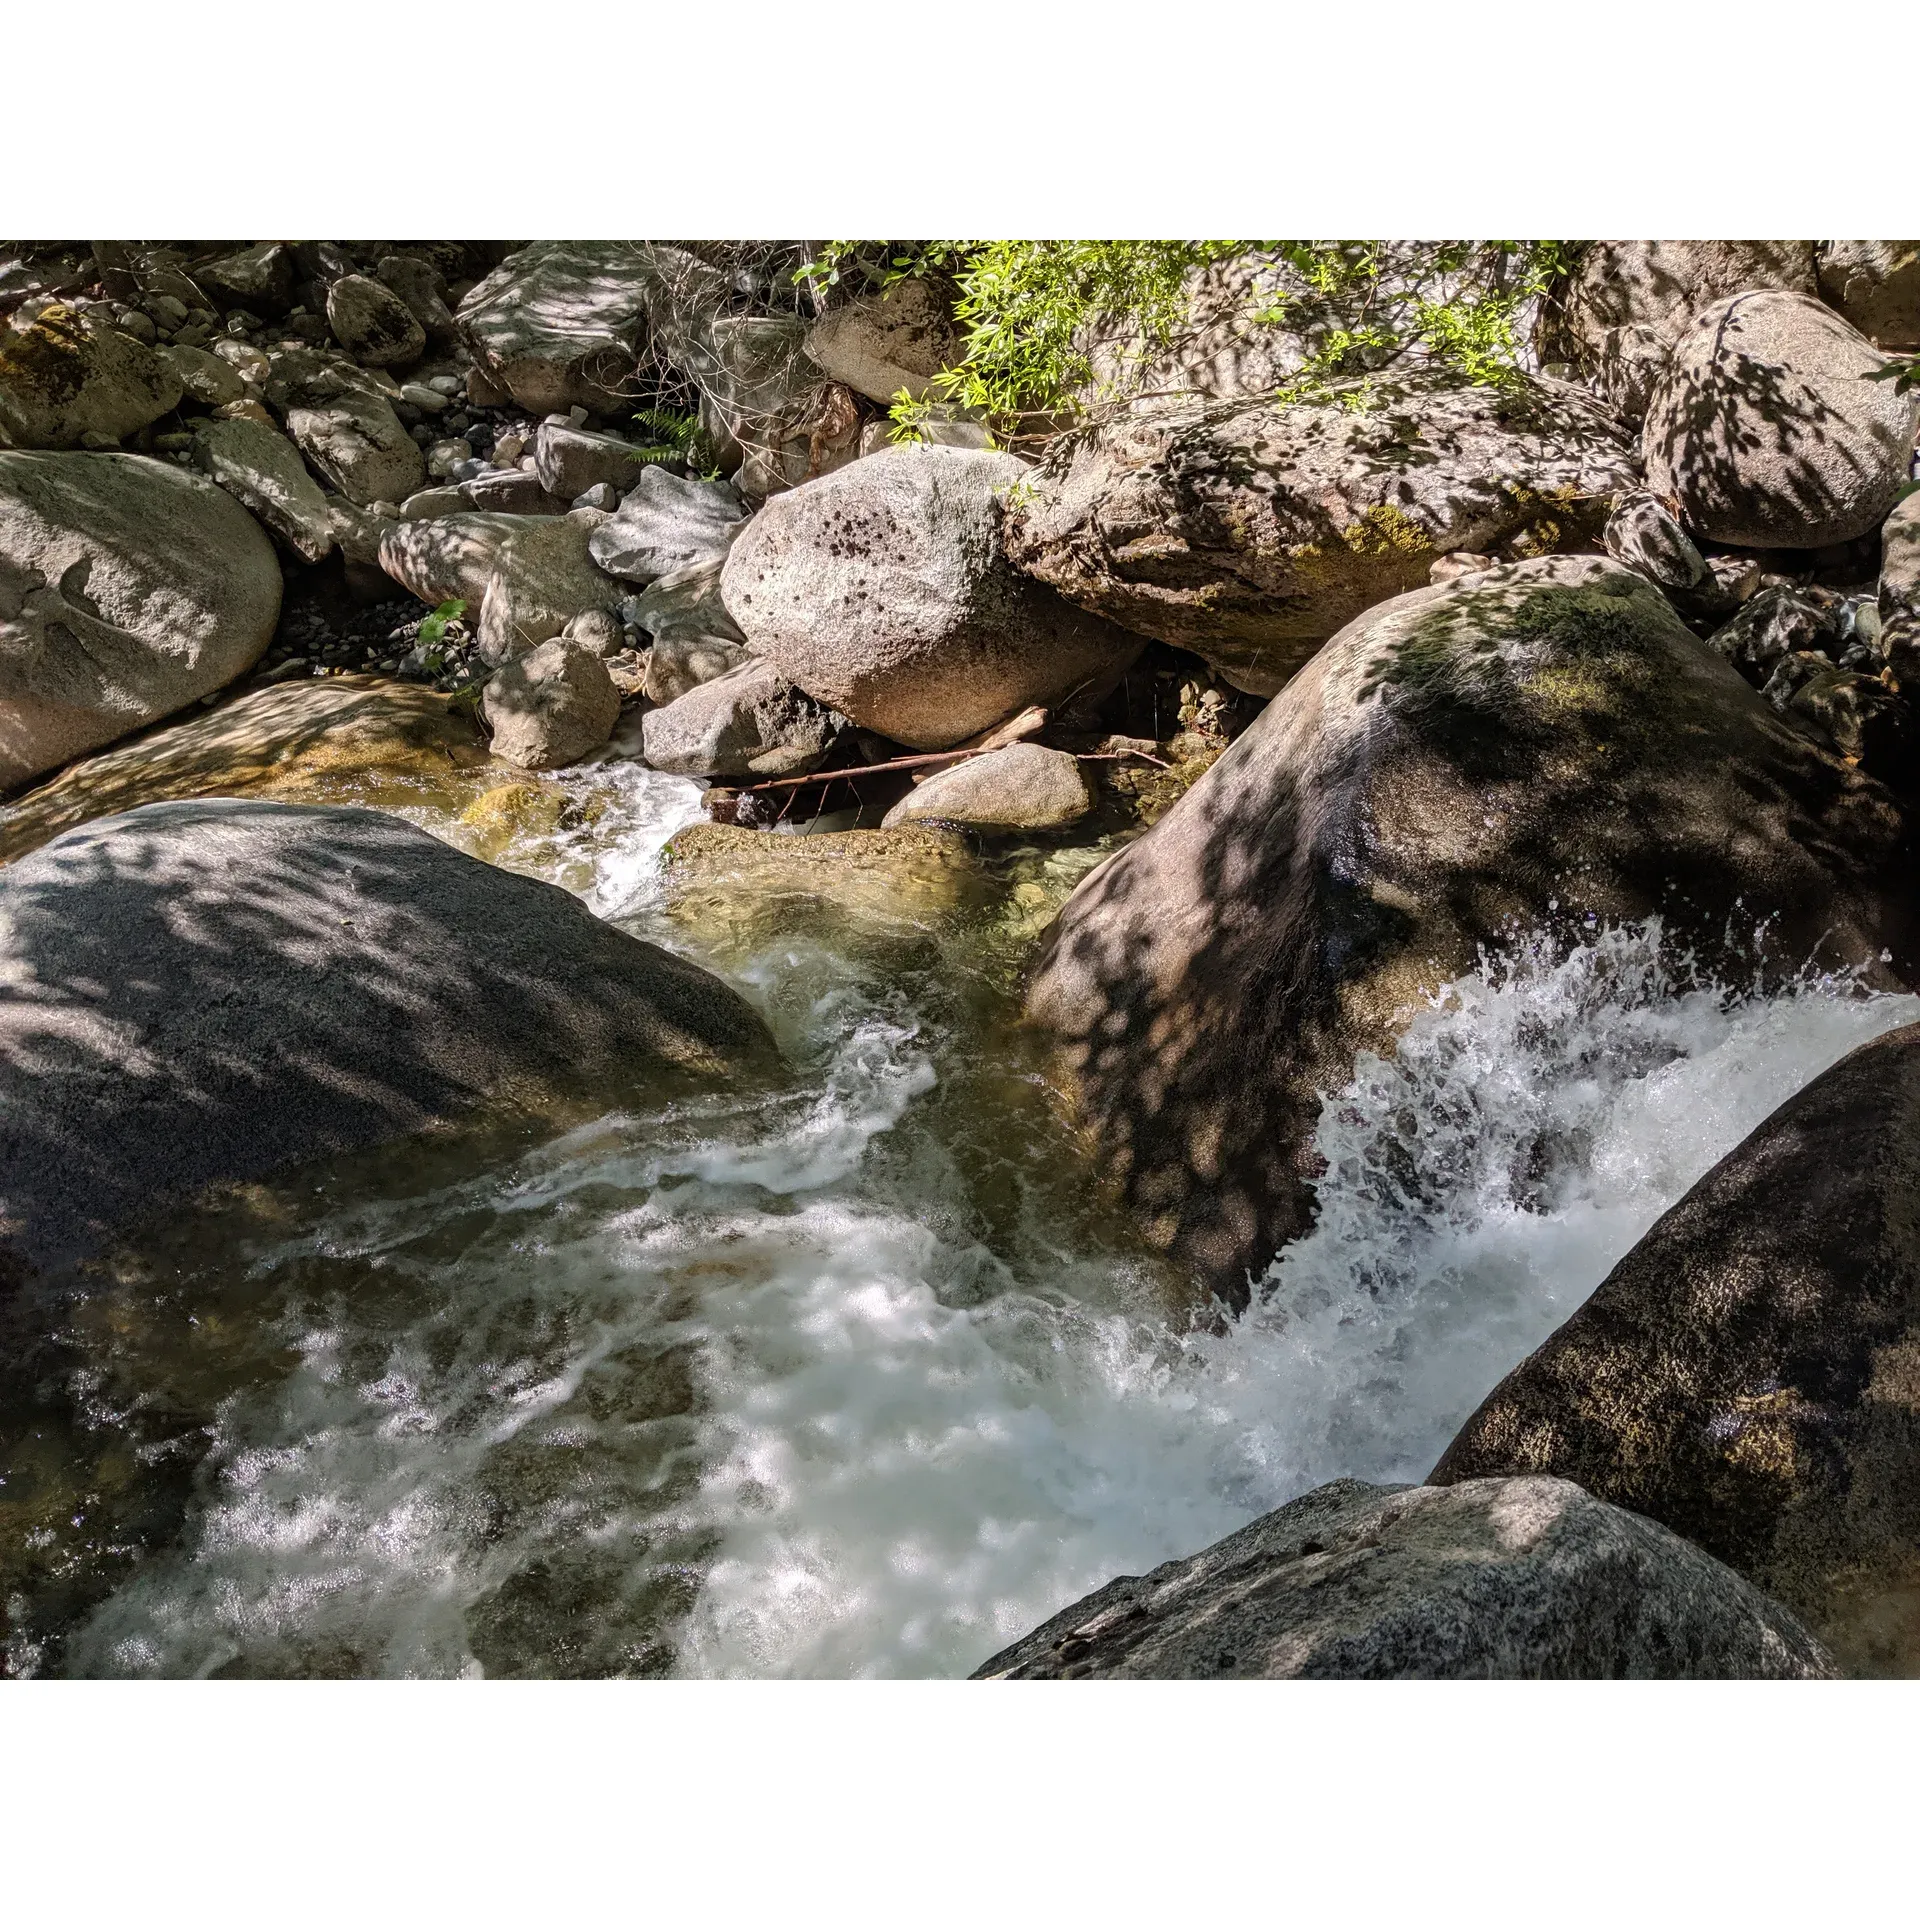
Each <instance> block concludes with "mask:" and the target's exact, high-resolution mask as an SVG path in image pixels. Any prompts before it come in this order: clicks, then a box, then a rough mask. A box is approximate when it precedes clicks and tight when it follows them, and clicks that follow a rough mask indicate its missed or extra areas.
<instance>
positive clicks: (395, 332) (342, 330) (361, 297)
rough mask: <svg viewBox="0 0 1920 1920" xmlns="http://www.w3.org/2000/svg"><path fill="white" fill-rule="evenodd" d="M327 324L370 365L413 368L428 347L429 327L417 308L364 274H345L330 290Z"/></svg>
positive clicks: (350, 351) (349, 348)
mask: <svg viewBox="0 0 1920 1920" xmlns="http://www.w3.org/2000/svg"><path fill="white" fill-rule="evenodd" d="M327 325H328V326H329V327H331V328H332V329H333V337H334V338H335V339H336V340H338V341H339V342H340V344H341V345H342V346H343V347H345V348H346V350H347V351H348V352H349V353H350V354H352V355H353V357H354V358H355V359H356V360H358V361H360V362H361V363H362V364H363V365H366V366H369V367H409V366H411V365H412V364H413V363H414V361H416V360H418V359H419V358H420V356H421V355H422V354H423V353H424V352H426V350H427V330H426V328H425V327H423V326H422V325H421V324H420V322H419V321H418V320H416V319H415V318H414V316H413V310H412V309H411V308H410V307H409V306H408V305H407V303H406V302H405V301H404V300H402V299H401V298H400V296H399V295H398V294H397V293H395V292H394V291H393V289H392V288H391V287H387V286H383V285H382V284H381V283H380V282H379V281H378V280H375V279H372V278H370V277H369V276H368V275H366V274H364V273H343V274H342V275H341V276H340V278H339V279H338V280H336V281H335V282H334V283H333V285H332V286H330V287H329V288H328V289H327Z"/></svg>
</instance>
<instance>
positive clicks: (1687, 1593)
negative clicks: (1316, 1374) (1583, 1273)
mask: <svg viewBox="0 0 1920 1920" xmlns="http://www.w3.org/2000/svg"><path fill="white" fill-rule="evenodd" d="M1836 1677H1837V1670H1836V1668H1835V1667H1834V1664H1833V1661H1832V1659H1831V1657H1830V1656H1829V1655H1828V1653H1827V1652H1826V1650H1825V1648H1823V1647H1822V1646H1821V1645H1820V1644H1819V1642H1818V1641H1817V1640H1815V1639H1814V1637H1813V1636H1812V1635H1811V1634H1810V1633H1808V1632H1807V1630H1806V1629H1805V1628H1804V1627H1803V1626H1801V1624H1800V1623H1799V1621H1797V1620H1796V1619H1794V1617H1793V1616H1792V1615H1791V1614H1790V1613H1788V1612H1787V1610H1786V1609H1785V1608H1784V1607H1782V1606H1780V1605H1778V1604H1777V1603H1776V1602H1774V1601H1772V1600H1769V1599H1768V1598H1767V1596H1766V1595H1765V1594H1763V1593H1760V1592H1757V1591H1756V1590H1755V1589H1754V1588H1753V1587H1751V1586H1749V1585H1748V1583H1747V1582H1746V1581H1745V1580H1743V1579H1741V1578H1740V1576H1739V1575H1738V1574H1736V1573H1734V1572H1732V1571H1730V1570H1729V1569H1728V1568H1726V1567H1724V1566H1722V1565H1720V1564H1719V1562H1718V1561H1715V1560H1712V1559H1710V1558H1709V1557H1708V1556H1707V1555H1706V1554H1704V1553H1702V1552H1701V1551H1700V1549H1699V1548H1698V1547H1695V1546H1691V1545H1689V1544H1688V1543H1687V1542H1686V1541H1685V1540H1682V1539H1677V1538H1676V1537H1675V1536H1674V1535H1673V1534H1671V1533H1669V1532H1668V1531H1667V1529H1666V1528H1665V1527H1662V1526H1658V1525H1656V1524H1655V1523H1654V1522H1653V1521H1651V1520H1647V1519H1643V1518H1642V1517H1641V1516H1640V1515H1639V1514H1637V1513H1623V1512H1622V1511H1621V1510H1620V1509H1619V1508H1618V1507H1610V1506H1608V1505H1606V1504H1605V1503H1604V1502H1602V1501H1599V1500H1596V1499H1594V1498H1593V1497H1592V1495H1590V1494H1588V1493H1585V1492H1583V1491H1582V1490H1581V1489H1580V1488H1579V1487H1577V1486H1574V1485H1572V1484H1571V1483H1570V1482H1569V1481H1567V1480H1564V1479H1545V1478H1514V1479H1489V1480H1476V1481H1474V1482H1472V1483H1471V1484H1470V1485H1467V1486H1460V1487H1449V1488H1446V1489H1444V1490H1443V1489H1441V1488H1438V1487H1375V1486H1368V1485H1367V1484H1366V1483H1365V1482H1363V1481H1359V1480H1335V1481H1332V1482H1330V1483H1329V1484H1328V1485H1326V1486H1324V1487H1316V1488H1315V1489H1314V1491H1313V1492H1311V1493H1308V1494H1303V1495H1302V1496H1301V1497H1300V1498H1299V1499H1298V1500H1293V1501H1289V1502H1288V1504H1287V1505H1286V1506H1284V1507H1281V1508H1279V1509H1278V1510H1277V1511H1276V1512H1273V1513H1270V1514H1268V1515H1267V1516H1266V1517H1265V1518H1264V1519H1262V1520H1256V1521H1255V1522H1254V1523H1253V1525H1252V1526H1250V1527H1243V1528H1242V1529H1241V1530H1240V1531H1239V1532H1238V1533H1234V1534H1229V1535H1228V1536H1227V1538H1226V1539H1224V1540H1222V1541H1220V1542H1219V1543H1218V1544H1217V1545H1216V1546H1211V1547H1208V1548H1206V1549H1205V1550H1204V1551H1203V1552H1200V1553H1196V1554H1195V1555H1193V1557H1192V1558H1191V1559H1187V1560H1170V1561H1168V1562H1167V1564H1166V1565H1165V1566H1163V1567H1156V1568H1155V1569H1154V1571H1153V1572H1152V1573H1148V1574H1142V1575H1139V1576H1137V1577H1134V1578H1129V1579H1119V1580H1114V1581H1111V1582H1110V1583H1109V1584H1108V1585H1106V1586H1104V1587H1102V1588H1101V1589H1100V1591H1099V1592H1098V1593H1093V1594H1089V1595H1088V1596H1087V1598H1086V1599H1084V1600H1081V1601H1077V1602H1076V1603H1075V1604H1074V1605H1073V1606H1071V1607H1068V1608H1066V1609H1065V1610H1064V1611H1063V1612H1060V1613H1057V1614H1055V1615H1054V1617H1053V1618H1052V1619H1051V1620H1049V1621H1047V1622H1046V1624H1045V1625H1044V1626H1040V1627H1036V1628H1035V1629H1034V1631H1033V1632H1032V1633H1030V1634H1028V1635H1027V1637H1026V1638H1025V1639H1024V1640H1021V1641H1019V1642H1018V1643H1017V1644H1016V1645H1014V1646H1012V1647H1009V1648H1008V1649H1007V1650H1006V1651H1005V1652H1004V1653H1000V1654H996V1655H995V1656H994V1658H993V1659H991V1660H989V1661H988V1662H987V1663H986V1665H985V1666H983V1667H982V1668H981V1669H980V1671H979V1672H978V1673H977V1674H976V1675H975V1676H974V1678H976V1679H980V1680H1815V1679H1833V1678H1836Z"/></svg>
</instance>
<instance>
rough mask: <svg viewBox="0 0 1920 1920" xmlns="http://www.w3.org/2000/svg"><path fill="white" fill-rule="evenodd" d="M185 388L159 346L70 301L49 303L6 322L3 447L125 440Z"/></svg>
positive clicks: (1, 380)
mask: <svg viewBox="0 0 1920 1920" xmlns="http://www.w3.org/2000/svg"><path fill="white" fill-rule="evenodd" d="M182 391H183V388H182V386H181V381H180V376H179V374H178V373H176V372H175V371H174V369H173V368H172V367H171V366H169V365H168V364H167V362H166V361H164V360H163V359H161V358H160V356H159V355H158V354H157V353H154V352H153V351H152V350H151V349H149V348H147V347H143V346H142V345H141V344H140V342H139V341H138V340H136V339H134V337H133V336H132V335H131V334H128V333H122V332H120V331H119V329H118V328H115V327H109V326H105V325H101V324H95V323H90V322H89V321H88V320H85V319H83V318H82V317H81V316H80V315H79V314H78V313H76V312H75V311H74V309H73V308H71V307H65V306H50V307H43V308H42V309H41V310H40V312H39V313H38V314H37V315H35V317H34V318H33V319H32V320H31V321H29V322H28V323H27V325H25V326H24V327H12V326H8V325H7V324H5V323H4V322H0V446H11V447H21V448H29V447H47V448H59V447H72V446H77V445H78V444H79V442H80V440H81V438H82V437H83V436H84V435H88V434H97V435H102V436H104V437H105V438H107V439H109V440H123V439H125V438H126V436H127V435H128V434H130V433H137V432H139V430H140V429H141V428H142V427H144V426H147V425H149V424H151V423H152V422H153V421H155V420H157V419H159V417H160V416H161V415H162V414H163V413H170V412H172V410H173V409H174V408H175V407H177V406H178V405H179V404H180V396H181V393H182Z"/></svg>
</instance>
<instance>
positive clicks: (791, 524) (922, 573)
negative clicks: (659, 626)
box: [720, 447, 1141, 749]
mask: <svg viewBox="0 0 1920 1920" xmlns="http://www.w3.org/2000/svg"><path fill="white" fill-rule="evenodd" d="M1026 472H1027V469H1026V468H1025V467H1024V466H1023V465H1022V464H1021V463H1020V461H1018V460H1017V459H1015V458H1014V457H1013V455H1011V454H1006V453H978V452H968V451H962V450H960V449H957V448H952V447H902V448H899V449H896V450H895V451H894V452H892V453H889V454H886V455H884V456H883V457H881V458H879V459H874V460H862V461H859V462H857V463H856V464H855V465H853V466H851V467H846V468H843V469H841V471H839V472H837V473H832V474H829V475H827V476H826V478H824V479H822V480H816V481H814V482H813V483H812V484H811V485H810V486H805V487H799V488H796V489H794V490H793V491H792V492H790V493H784V494H781V495H779V496H777V497H776V498H775V499H772V500H769V501H768V502H767V504H766V505H765V506H764V507H763V508H761V510H760V512H759V513H758V514H756V515H755V516H754V518H753V519H752V520H751V521H750V522H749V523H748V525H747V528H746V530H745V531H744V532H743V533H742V534H741V535H740V537H739V539H737V540H736V541H735V542H734V545H733V550H732V552H731V553H729V554H728V556H727V564H726V569H725V571H724V572H723V573H722V575H721V577H720V588H721V594H722V597H723V598H724V599H725V601H726V605H727V611H728V612H729V613H730V614H732V615H733V617H734V619H735V621H736V622H737V623H738V624H739V627H740V629H741V631H742V632H743V633H745V634H746V636H747V638H748V641H749V643H750V644H751V645H752V646H753V648H754V649H755V651H756V652H758V653H761V654H764V655H765V656H766V658H768V659H769V660H771V661H772V662H773V663H774V665H775V666H777V667H778V668H779V670H780V672H781V673H782V674H784V675H785V676H786V677H787V678H788V679H789V680H791V681H792V682H793V683H794V684H795V685H796V686H799V687H803V688H805V689H806V691H807V692H808V693H810V694H812V695H813V697H814V698H815V699H816V700H820V701H823V702H824V703H825V704H826V705H828V706H830V707H833V708H834V709H836V710H837V711H838V712H841V713H844V714H846V715H847V716H848V718H850V719H851V720H853V721H855V722H856V723H857V724H858V725H860V726H863V727H869V728H871V729H872V730H873V731H874V732H875V733H878V734H882V735H884V736H885V737H886V738H887V739H889V740H898V741H900V742H902V743H903V744H904V745H907V746H911V747H921V748H927V749H937V748H941V747H950V746H954V745H957V744H958V743H959V742H960V741H963V740H966V739H969V738H970V737H971V736H973V735H974V734H976V733H980V732H982V731H983V730H984V729H986V728H988V727H990V726H992V725H993V724H994V723H995V722H996V721H998V720H1004V719H1005V718H1006V717H1007V715H1008V714H1010V713H1016V712H1018V711H1019V710H1020V708H1022V707H1026V706H1054V705H1057V704H1058V703H1059V702H1060V701H1061V700H1063V699H1064V698H1066V697H1067V696H1068V695H1070V694H1072V693H1073V692H1075V691H1076V690H1077V689H1079V688H1082V687H1084V686H1086V685H1088V684H1089V683H1097V682H1100V681H1102V680H1110V679H1116V678H1117V677H1118V676H1119V675H1120V674H1121V673H1123V672H1125V670H1126V668H1127V666H1128V665H1129V664H1130V663H1131V661H1132V659H1133V657H1134V655H1135V654H1136V653H1137V652H1138V651H1139V648H1140V644H1141V643H1140V641H1139V640H1138V639H1137V638H1136V637H1135V636H1134V635H1131V634H1127V633H1123V632H1120V631H1119V630H1118V629H1116V628H1114V627H1112V626H1110V625H1108V624H1107V623H1106V622H1105V621H1103V620H1100V619H1097V618H1094V617H1092V616H1091V615H1088V614H1085V613H1083V612H1081V611H1080V610H1079V609H1078V608H1076V607H1073V606H1069V605H1068V604H1067V603H1066V602H1065V601H1063V600H1061V599H1060V598H1059V597H1058V596H1057V595H1056V594H1054V593H1052V592H1050V591H1048V590H1047V589H1046V588H1045V587H1043V586H1041V585H1039V584H1038V583H1037V582H1035V581H1033V580H1030V579H1027V578H1024V577H1023V576H1022V575H1020V574H1019V573H1016V572H1015V571H1014V569H1013V568H1012V567H1011V566H1009V565H1008V564H1007V560H1006V556H1005V554H1004V553H1003V551H1002V548H1001V511H1002V498H1001V497H1002V496H1003V495H1004V494H1005V493H1006V491H1007V490H1008V488H1010V487H1012V486H1014V485H1016V484H1017V483H1019V482H1020V481H1021V480H1022V478H1023V477H1024V475H1025V474H1026Z"/></svg>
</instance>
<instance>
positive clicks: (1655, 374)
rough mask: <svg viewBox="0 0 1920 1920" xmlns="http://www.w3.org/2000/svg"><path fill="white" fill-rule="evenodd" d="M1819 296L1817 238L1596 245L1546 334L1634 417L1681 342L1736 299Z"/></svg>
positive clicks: (1557, 304)
mask: <svg viewBox="0 0 1920 1920" xmlns="http://www.w3.org/2000/svg"><path fill="white" fill-rule="evenodd" d="M1765 288H1770V289H1776V290H1780V291H1784V292H1788V293H1805V294H1813V293H1816V292H1818V291H1819V287H1818V282H1817V280H1816V277H1815V269H1814V243H1813V242H1812V241H1811V240H1595V241H1593V242H1591V243H1590V244H1589V245H1587V246H1586V247H1584V248H1583V249H1582V250H1581V254H1580V258H1579V259H1578V261H1577V262H1576V263H1575V265H1574V270H1573V273H1572V275H1571V277H1570V278H1569V280H1568V282H1567V284H1566V285H1565V287H1564V288H1562V289H1561V290H1560V292H1559V294H1558V296H1557V297H1556V299H1555V300H1554V301H1553V302H1552V305H1551V316H1550V318H1549V319H1548V320H1547V321H1546V323H1545V324H1544V326H1543V328H1542V330H1541V331H1542V336H1543V339H1542V344H1543V345H1544V346H1545V347H1546V348H1547V349H1548V357H1549V358H1559V357H1561V356H1562V355H1564V356H1565V357H1566V358H1569V359H1571V360H1572V361H1573V362H1574V363H1575V364H1576V365H1577V366H1578V367H1579V368H1580V369H1581V371H1582V372H1583V373H1585V374H1586V375H1587V377H1588V378H1589V379H1591V380H1592V381H1593V383H1594V384H1595V385H1596V386H1597V387H1598V388H1599V389H1600V391H1601V392H1602V393H1604V394H1605V395H1606V396H1607V398H1608V399H1609V400H1610V401H1611V402H1612V403H1613V405H1614V406H1615V407H1616V408H1618V409H1619V411H1620V412H1621V413H1623V414H1624V415H1625V416H1626V417H1627V418H1628V419H1630V420H1638V419H1639V418H1640V417H1641V416H1642V415H1643V414H1644V413H1645V412H1646V410H1647V403H1648V401H1649V400H1650V399H1651V398H1652V395H1653V389H1654V387H1655V386H1656V385H1657V384H1658V383H1659V380H1660V377H1661V375H1662V374H1663V373H1664V372H1665V371H1666V365H1667V357H1668V355H1669V354H1670V353H1671V351H1672V348H1673V343H1674V342H1675V341H1676V340H1677V339H1678V338H1679V337H1680V335H1681V334H1682V333H1683V332H1684V331H1685V330H1686V328H1687V325H1688V323H1689V322H1690V321H1691V320H1692V319H1693V317H1694V315H1695V314H1697V313H1699V312H1700V311H1701V310H1702V309H1703V308H1706V307H1710V306H1712V305H1713V304H1714V303H1715V302H1716V301H1720V300H1724V299H1725V298H1727V296H1728V295H1729V294H1735V293H1747V292H1751V291H1754V290H1757V289H1765Z"/></svg>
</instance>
